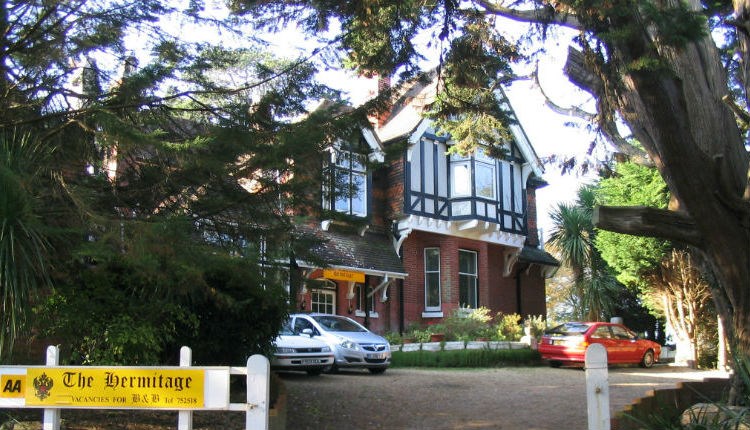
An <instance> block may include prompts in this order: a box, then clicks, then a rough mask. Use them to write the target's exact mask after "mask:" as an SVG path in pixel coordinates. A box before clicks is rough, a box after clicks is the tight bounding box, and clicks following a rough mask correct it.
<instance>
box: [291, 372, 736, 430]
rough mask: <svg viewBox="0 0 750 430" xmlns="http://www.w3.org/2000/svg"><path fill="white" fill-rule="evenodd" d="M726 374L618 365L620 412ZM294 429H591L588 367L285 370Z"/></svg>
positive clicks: (615, 388) (614, 381) (613, 399)
mask: <svg viewBox="0 0 750 430" xmlns="http://www.w3.org/2000/svg"><path fill="white" fill-rule="evenodd" d="M714 376H725V375H724V374H721V373H718V372H695V371H689V370H687V369H684V368H678V367H671V366H665V365H660V366H656V367H654V368H652V369H640V368H636V367H620V368H612V369H610V372H609V381H610V403H611V406H612V410H613V413H614V411H617V410H620V409H622V407H623V406H625V405H627V404H630V403H631V402H632V400H633V399H635V398H638V397H642V396H643V395H645V393H646V392H648V391H649V390H653V389H657V388H668V387H674V386H675V384H676V383H677V382H680V381H689V380H701V379H703V378H705V377H714ZM282 379H283V381H284V382H285V384H286V387H287V391H288V393H289V398H288V401H289V403H288V408H289V409H288V417H287V424H288V427H287V428H289V429H295V430H296V429H394V430H398V429H503V430H514V429H519V430H521V429H523V430H552V429H555V430H557V429H566V430H576V429H586V428H587V421H586V381H585V372H584V371H582V370H581V369H575V368H561V369H551V368H547V367H522V368H503V369H472V370H425V369H389V370H388V371H387V372H386V373H385V374H384V375H370V374H369V373H368V372H359V371H351V372H341V373H339V374H335V375H328V374H324V375H322V376H320V377H309V376H307V375H305V374H302V373H299V374H295V373H286V374H282Z"/></svg>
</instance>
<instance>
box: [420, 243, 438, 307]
mask: <svg viewBox="0 0 750 430" xmlns="http://www.w3.org/2000/svg"><path fill="white" fill-rule="evenodd" d="M440 306H441V303H440V248H425V250H424V308H425V310H426V311H428V312H430V311H432V312H435V311H440Z"/></svg>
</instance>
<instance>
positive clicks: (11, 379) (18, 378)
mask: <svg viewBox="0 0 750 430" xmlns="http://www.w3.org/2000/svg"><path fill="white" fill-rule="evenodd" d="M25 385H26V375H0V389H2V391H0V398H14V397H23V396H24V390H25V388H26V387H25Z"/></svg>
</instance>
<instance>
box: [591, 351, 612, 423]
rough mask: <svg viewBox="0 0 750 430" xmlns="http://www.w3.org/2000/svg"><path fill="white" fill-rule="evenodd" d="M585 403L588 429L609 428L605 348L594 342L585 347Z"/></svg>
mask: <svg viewBox="0 0 750 430" xmlns="http://www.w3.org/2000/svg"><path fill="white" fill-rule="evenodd" d="M585 363H586V404H587V409H588V420H589V430H609V429H610V421H609V381H608V378H609V374H608V370H607V350H606V349H605V348H604V346H603V345H601V344H598V343H595V344H593V345H590V346H589V347H588V348H586V357H585Z"/></svg>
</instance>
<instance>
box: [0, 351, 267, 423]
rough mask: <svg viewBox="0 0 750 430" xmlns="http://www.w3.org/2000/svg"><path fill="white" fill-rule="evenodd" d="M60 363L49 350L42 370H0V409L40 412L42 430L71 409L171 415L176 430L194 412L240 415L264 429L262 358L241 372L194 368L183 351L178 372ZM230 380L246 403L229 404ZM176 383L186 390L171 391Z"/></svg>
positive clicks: (189, 420) (264, 372) (264, 364)
mask: <svg viewBox="0 0 750 430" xmlns="http://www.w3.org/2000/svg"><path fill="white" fill-rule="evenodd" d="M59 357H60V351H59V349H58V348H57V347H56V346H50V347H48V348H47V360H46V365H45V366H6V367H0V380H2V381H3V386H4V387H8V389H7V390H5V388H3V387H0V388H3V392H2V393H1V394H2V395H0V408H43V409H44V413H43V415H42V429H43V430H60V413H61V410H62V409H71V408H80V409H162V410H175V411H177V429H178V430H192V428H193V412H194V411H196V410H226V411H237V412H245V428H246V429H261V430H267V429H268V415H269V414H268V412H269V408H270V402H269V398H270V385H269V381H270V372H271V370H270V369H271V368H270V364H269V362H268V359H267V358H266V357H264V356H262V355H253V356H251V357H250V358H248V360H247V366H246V367H193V366H192V365H191V364H192V363H191V362H192V351H191V350H190V348H188V347H186V346H183V347H182V349H181V350H180V366H179V367H94V366H81V367H67V366H59V362H60V360H59ZM40 372H41V374H40ZM47 373H49V375H47ZM35 375H36V376H35ZM50 375H52V377H50ZM73 375H74V376H73ZM113 375H118V376H113ZM119 375H122V376H119ZM165 375H166V376H165ZM230 375H245V376H246V378H247V398H246V402H245V403H230V401H229V397H230V396H229V386H230V384H229V379H230ZM69 376H70V378H68V377H69ZM115 378H118V379H115ZM32 379H33V382H32ZM123 380H127V381H128V382H129V383H128V384H125V383H123V382H122V381H123ZM178 380H179V381H180V384H182V381H187V385H185V386H184V387H183V386H182V385H180V386H179V388H177V387H176V386H173V383H172V381H178ZM118 381H119V382H120V383H118ZM191 384H192V385H193V386H192V387H191ZM188 389H191V390H188ZM170 390H171V391H170ZM139 399H158V400H156V401H151V402H148V401H145V400H144V401H141V400H139Z"/></svg>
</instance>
